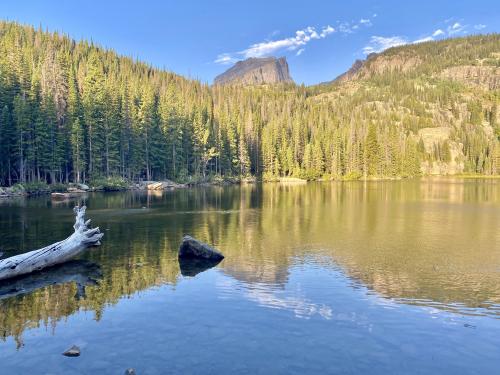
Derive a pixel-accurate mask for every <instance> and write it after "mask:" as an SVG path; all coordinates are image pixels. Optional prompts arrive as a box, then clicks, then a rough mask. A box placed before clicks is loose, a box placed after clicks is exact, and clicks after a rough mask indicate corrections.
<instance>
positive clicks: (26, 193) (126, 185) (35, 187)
mask: <svg viewBox="0 0 500 375" xmlns="http://www.w3.org/2000/svg"><path fill="white" fill-rule="evenodd" d="M355 177H356V178H354V177H352V178H349V177H341V178H332V177H323V178H317V179H303V178H298V177H276V178H265V179H262V178H256V177H254V176H248V177H221V176H212V177H207V178H204V179H190V180H188V181H183V182H175V181H171V180H167V179H165V180H162V181H139V182H134V181H127V180H125V179H122V178H117V177H112V178H108V179H100V180H97V181H95V182H93V183H89V184H83V183H67V184H46V183H43V182H34V183H24V184H16V185H13V186H11V187H1V186H0V199H2V198H3V199H6V198H14V197H35V196H42V195H49V194H51V195H52V197H53V199H64V198H70V197H74V196H78V195H79V194H83V193H89V192H118V191H165V190H174V189H185V188H191V187H201V186H227V185H239V184H253V183H281V184H287V185H288V184H307V183H309V182H334V181H335V182H348V181H364V182H370V181H401V180H414V179H426V178H436V179H488V180H500V176H498V175H481V174H456V175H423V176H418V177H410V178H404V177H376V176H368V177H363V176H355Z"/></svg>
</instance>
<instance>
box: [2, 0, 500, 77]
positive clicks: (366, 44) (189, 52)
mask: <svg viewBox="0 0 500 375" xmlns="http://www.w3.org/2000/svg"><path fill="white" fill-rule="evenodd" d="M0 15H1V18H3V19H7V20H15V21H19V22H21V23H27V24H33V25H35V26H38V25H42V27H44V28H47V29H49V30H51V31H61V32H64V33H66V34H68V35H70V36H71V37H73V38H75V39H88V40H90V39H91V40H93V41H94V42H95V43H97V44H100V45H103V46H105V47H109V48H113V49H114V50H116V51H117V52H118V53H120V54H123V55H127V56H132V57H134V58H139V59H141V60H143V61H146V62H149V63H151V64H153V65H154V66H157V67H160V68H166V69H168V70H171V71H174V72H176V73H179V74H182V75H185V76H189V77H191V78H198V79H201V80H202V81H206V82H210V83H211V82H212V80H213V78H214V77H215V76H216V75H217V74H219V73H221V72H223V71H224V70H225V69H227V68H228V67H229V66H231V65H230V64H231V63H232V62H234V61H236V60H238V59H243V58H246V57H250V56H257V57H259V56H270V55H274V56H286V57H287V59H288V63H289V66H290V72H291V74H292V77H293V78H294V79H295V81H296V82H298V83H305V84H313V83H318V82H323V81H328V80H331V79H333V78H335V77H336V76H337V75H338V74H340V73H342V72H343V71H345V70H346V69H348V68H349V67H350V65H351V64H352V62H353V61H354V60H355V59H358V58H364V57H365V55H366V54H367V53H369V52H376V51H380V50H382V49H384V48H387V47H389V46H392V45H398V44H403V43H413V42H415V41H418V40H428V39H431V38H432V39H440V38H446V37H452V36H453V37H455V36H462V35H469V34H474V33H492V32H499V31H500V1H499V0H475V1H461V0H455V1H439V0H433V1H427V0H421V1H418V2H415V1H402V0H400V1H355V0H353V1H345V0H343V1H333V0H331V1H314V0H309V1H304V0H302V1H293V0H288V1H281V0H278V1H272V0H267V1H260V0H253V1H237V0H232V1H189V0H184V1H182V2H181V1H175V2H174V1H148V0H142V1H134V2H131V1H105V0H101V1H94V0H86V1H64V2H63V1H49V0H47V1H35V0H22V1H20V0H16V1H10V0H2V1H1V2H0Z"/></svg>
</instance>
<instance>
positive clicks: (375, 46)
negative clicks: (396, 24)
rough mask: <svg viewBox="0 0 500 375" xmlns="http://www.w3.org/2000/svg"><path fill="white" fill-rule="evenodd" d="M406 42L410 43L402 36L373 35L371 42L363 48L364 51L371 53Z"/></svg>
mask: <svg viewBox="0 0 500 375" xmlns="http://www.w3.org/2000/svg"><path fill="white" fill-rule="evenodd" d="M404 44H408V41H407V40H406V38H404V37H402V36H390V37H383V36H372V37H371V38H370V43H369V44H368V45H367V46H365V47H364V48H363V53H364V54H365V55H369V54H370V53H374V52H375V53H378V52H382V51H384V50H386V49H388V48H391V47H397V46H402V45H404Z"/></svg>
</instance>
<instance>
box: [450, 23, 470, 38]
mask: <svg viewBox="0 0 500 375" xmlns="http://www.w3.org/2000/svg"><path fill="white" fill-rule="evenodd" d="M465 28H466V26H464V25H462V24H461V23H460V22H455V23H454V24H453V25H451V26H448V28H447V31H448V35H454V34H458V33H461V32H463V31H465Z"/></svg>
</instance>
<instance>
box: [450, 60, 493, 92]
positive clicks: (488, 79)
mask: <svg viewBox="0 0 500 375" xmlns="http://www.w3.org/2000/svg"><path fill="white" fill-rule="evenodd" d="M441 77H443V78H447V79H451V80H453V81H458V82H462V83H465V84H466V85H469V86H475V87H480V88H483V89H485V90H497V89H499V88H500V68H498V67H495V66H471V65H464V66H452V67H449V68H447V69H445V70H443V71H442V72H441Z"/></svg>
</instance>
